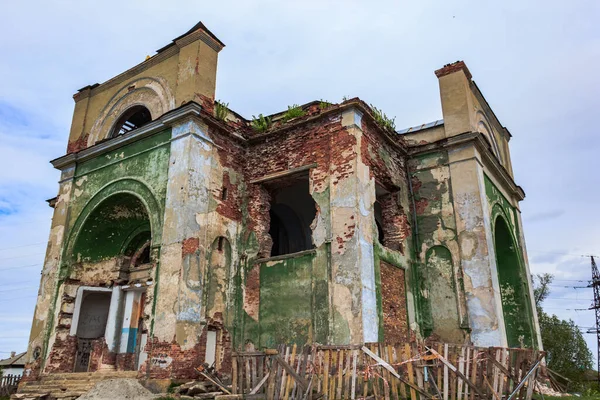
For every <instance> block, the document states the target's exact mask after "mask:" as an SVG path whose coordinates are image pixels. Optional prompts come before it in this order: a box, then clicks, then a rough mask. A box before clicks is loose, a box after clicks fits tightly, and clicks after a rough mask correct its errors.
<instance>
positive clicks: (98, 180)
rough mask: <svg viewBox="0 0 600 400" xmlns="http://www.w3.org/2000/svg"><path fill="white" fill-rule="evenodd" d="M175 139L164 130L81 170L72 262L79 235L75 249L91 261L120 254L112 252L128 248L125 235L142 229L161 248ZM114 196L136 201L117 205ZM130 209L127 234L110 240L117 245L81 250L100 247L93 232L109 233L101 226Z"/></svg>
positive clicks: (72, 221) (72, 218)
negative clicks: (148, 227)
mask: <svg viewBox="0 0 600 400" xmlns="http://www.w3.org/2000/svg"><path fill="white" fill-rule="evenodd" d="M170 137H171V132H170V129H169V130H165V131H163V132H161V133H158V134H155V135H152V136H150V137H147V138H144V139H142V140H139V141H137V142H134V143H132V144H129V145H127V146H123V147H121V148H119V149H117V150H114V151H111V152H109V153H106V154H104V155H102V156H99V157H96V158H94V159H91V160H89V161H85V162H83V163H81V164H78V165H77V167H76V170H75V177H74V182H73V195H72V198H71V201H70V203H69V220H68V235H69V242H70V246H68V247H66V249H67V251H68V253H70V254H65V256H66V257H65V260H66V261H67V262H68V261H69V260H71V261H75V259H74V258H73V257H74V256H75V254H74V253H75V252H74V251H73V250H74V249H73V247H74V245H75V241H76V239H77V236H79V235H80V233H81V234H82V237H81V240H80V243H78V244H77V245H75V246H76V247H77V249H76V250H77V251H78V252H81V251H83V252H84V254H85V256H86V257H87V258H88V259H89V260H91V261H96V260H98V259H101V258H103V257H109V256H112V255H115V251H114V250H115V249H113V248H112V247H115V248H116V247H117V246H119V245H121V244H123V241H122V240H121V239H123V240H124V239H125V238H126V237H127V232H125V231H129V233H131V232H133V231H134V230H135V229H137V228H139V227H140V226H141V225H143V224H147V225H148V224H150V225H152V230H153V232H152V235H153V241H154V243H155V244H158V241H157V240H158V238H160V235H161V234H162V219H163V211H164V204H165V196H166V190H167V174H168V166H169V155H170V141H169V139H170ZM115 194H121V195H123V194H128V195H131V196H132V197H135V199H133V200H132V199H131V198H130V200H131V201H127V202H124V201H120V200H115V199H116V197H115V199H111V196H113V195H115ZM125 203H127V204H125ZM127 205H129V207H128V208H129V211H128V212H129V214H130V216H131V218H130V220H129V221H128V222H125V224H124V225H125V226H123V227H122V229H121V230H122V232H119V233H118V234H113V236H111V237H113V238H114V239H115V240H113V241H112V242H113V243H107V244H106V245H105V247H107V248H104V249H101V248H98V249H88V250H84V249H82V246H83V244H84V243H85V244H86V247H88V248H89V246H91V245H92V244H94V245H95V246H99V243H98V241H95V242H94V237H95V236H94V235H95V233H94V232H92V230H91V228H92V227H93V226H96V227H97V228H99V229H100V230H106V229H108V228H107V227H106V226H102V224H101V221H102V220H103V219H104V220H106V216H107V212H109V211H111V210H112V211H113V212H117V213H118V211H119V209H122V210H123V211H124V208H126V207H125V206H127ZM144 213H146V215H147V216H146V217H144V216H143V214H144ZM94 219H95V221H94ZM125 220H127V218H125ZM84 222H85V223H84ZM107 222H108V221H107ZM121 222H123V221H121ZM90 224H92V225H90ZM115 235H116V236H115ZM117 239H118V240H117ZM117 242H119V243H117ZM100 247H102V246H100Z"/></svg>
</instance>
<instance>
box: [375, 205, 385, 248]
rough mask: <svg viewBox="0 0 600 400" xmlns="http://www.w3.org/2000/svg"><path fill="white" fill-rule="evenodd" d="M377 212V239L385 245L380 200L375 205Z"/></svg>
mask: <svg viewBox="0 0 600 400" xmlns="http://www.w3.org/2000/svg"><path fill="white" fill-rule="evenodd" d="M373 208H374V210H373V211H374V212H375V224H376V225H377V237H378V238H379V243H380V244H383V243H384V232H383V214H382V211H381V203H380V202H379V198H378V199H377V200H376V201H375V204H374V205H373Z"/></svg>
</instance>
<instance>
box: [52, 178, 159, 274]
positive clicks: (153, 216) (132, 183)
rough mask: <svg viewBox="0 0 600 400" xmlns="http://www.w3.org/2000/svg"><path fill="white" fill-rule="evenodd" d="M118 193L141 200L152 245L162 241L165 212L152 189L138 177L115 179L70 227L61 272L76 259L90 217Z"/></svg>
mask: <svg viewBox="0 0 600 400" xmlns="http://www.w3.org/2000/svg"><path fill="white" fill-rule="evenodd" d="M118 195H126V196H132V197H133V198H135V199H136V201H139V203H140V204H141V206H142V207H143V208H144V209H145V210H144V211H145V213H146V214H147V218H148V222H149V225H150V226H149V228H150V232H151V237H152V243H151V245H153V246H156V245H158V244H159V243H160V242H161V234H162V215H163V212H162V209H161V207H160V205H159V203H158V201H157V200H156V198H155V196H154V194H153V193H152V191H151V190H150V189H149V188H148V187H147V186H146V185H145V184H144V183H143V182H141V181H139V180H136V179H131V178H125V179H120V180H117V181H113V182H111V183H109V184H108V185H106V186H104V187H103V188H102V189H100V190H99V191H98V193H96V194H95V195H94V197H92V199H91V200H90V201H89V202H88V203H87V204H86V205H85V207H84V208H83V210H82V211H81V213H80V214H79V216H78V217H77V219H76V221H75V223H74V224H73V227H72V228H71V229H70V232H69V236H68V239H67V245H66V246H65V248H64V252H63V256H62V260H63V261H62V268H61V270H62V271H61V272H62V273H63V274H68V272H69V271H68V269H69V268H70V267H71V266H72V265H73V264H74V262H75V261H76V258H75V257H76V255H75V246H76V243H77V240H78V238H79V237H80V234H81V233H82V230H83V228H84V226H85V225H86V222H87V221H88V219H90V217H91V216H92V215H93V214H94V213H95V212H96V210H97V209H98V208H99V206H101V205H102V204H103V203H105V201H107V200H109V199H111V198H114V197H115V196H118Z"/></svg>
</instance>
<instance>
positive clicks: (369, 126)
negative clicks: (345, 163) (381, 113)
mask: <svg viewBox="0 0 600 400" xmlns="http://www.w3.org/2000/svg"><path fill="white" fill-rule="evenodd" d="M362 130H363V136H362V141H361V149H360V152H361V158H362V162H363V163H364V164H365V165H368V166H369V172H370V175H371V177H372V178H374V179H375V181H376V182H377V183H378V184H380V185H382V186H383V187H385V188H386V189H388V190H393V189H394V188H398V187H405V186H406V172H405V167H404V158H403V157H402V150H400V149H402V148H405V147H406V145H405V143H404V139H402V138H401V137H398V138H395V139H396V145H392V144H391V143H390V142H389V141H388V140H386V139H384V137H382V135H385V133H382V132H381V131H380V130H379V128H378V127H376V126H375V124H374V123H372V122H370V121H368V120H367V119H366V118H363V122H362Z"/></svg>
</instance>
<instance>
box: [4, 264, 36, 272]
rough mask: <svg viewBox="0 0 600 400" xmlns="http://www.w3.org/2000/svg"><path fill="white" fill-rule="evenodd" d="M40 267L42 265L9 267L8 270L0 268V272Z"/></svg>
mask: <svg viewBox="0 0 600 400" xmlns="http://www.w3.org/2000/svg"><path fill="white" fill-rule="evenodd" d="M36 266H37V267H41V266H42V264H29V265H21V266H18V267H9V268H0V271H9V270H11V269H21V268H29V267H36Z"/></svg>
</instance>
